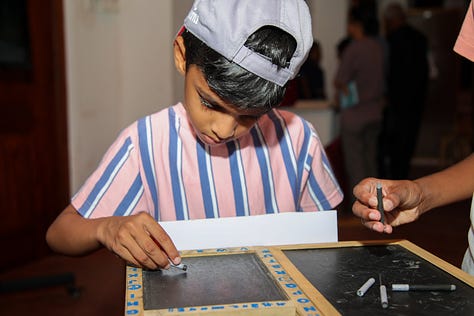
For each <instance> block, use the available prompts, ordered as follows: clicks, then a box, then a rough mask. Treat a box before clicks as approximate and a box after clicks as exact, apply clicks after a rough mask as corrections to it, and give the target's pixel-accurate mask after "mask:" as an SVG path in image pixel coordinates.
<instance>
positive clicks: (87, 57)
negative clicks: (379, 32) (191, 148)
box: [64, 0, 347, 194]
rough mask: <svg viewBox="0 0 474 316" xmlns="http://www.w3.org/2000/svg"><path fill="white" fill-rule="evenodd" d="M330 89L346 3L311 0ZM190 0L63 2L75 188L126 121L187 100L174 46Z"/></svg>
mask: <svg viewBox="0 0 474 316" xmlns="http://www.w3.org/2000/svg"><path fill="white" fill-rule="evenodd" d="M308 3H309V5H310V7H311V11H312V15H313V29H314V35H315V37H316V38H317V39H318V40H319V41H320V42H321V44H322V47H323V54H324V57H323V62H322V66H323V67H324V69H325V71H326V77H327V87H328V92H329V93H331V94H329V95H332V81H333V77H334V73H335V70H336V67H337V60H336V53H335V45H336V44H337V42H338V41H339V40H340V39H341V38H342V37H343V36H344V35H345V30H346V26H345V25H346V24H345V21H346V9H347V0H333V1H328V0H309V1H308ZM191 4H192V0H179V1H173V0H160V1H157V0H134V1H124V0H65V1H64V21H65V34H66V69H67V70H66V71H67V90H68V91H67V93H68V120H69V126H68V135H69V156H70V163H69V165H70V183H71V193H72V194H74V193H75V192H76V191H77V190H78V189H79V187H80V185H81V184H82V183H83V182H84V181H85V179H86V178H87V176H88V175H89V174H90V173H91V172H92V171H93V170H94V169H95V168H96V166H97V164H98V163H99V161H100V159H101V157H102V155H103V154H104V152H105V151H106V150H107V148H108V147H109V145H110V144H111V143H112V141H113V140H114V139H115V138H116V136H117V134H118V133H119V132H120V130H121V129H123V128H124V127H125V126H127V125H128V124H130V123H131V122H133V121H134V120H136V119H137V118H139V117H141V116H144V115H146V114H149V113H152V112H155V111H157V110H159V109H161V108H164V107H166V106H168V105H171V104H174V103H176V102H177V101H179V100H182V96H183V87H182V82H183V81H182V78H181V77H180V76H179V75H177V73H176V71H175V69H174V62H173V58H172V43H173V39H174V36H175V35H176V33H177V31H178V29H179V26H180V25H181V24H182V21H183V19H184V16H185V15H186V13H187V11H188V10H189V8H190V7H191Z"/></svg>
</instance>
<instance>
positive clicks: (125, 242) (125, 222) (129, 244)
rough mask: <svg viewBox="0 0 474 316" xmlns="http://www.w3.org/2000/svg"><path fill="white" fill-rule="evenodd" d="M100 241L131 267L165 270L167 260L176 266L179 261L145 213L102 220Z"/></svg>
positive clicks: (169, 242)
mask: <svg viewBox="0 0 474 316" xmlns="http://www.w3.org/2000/svg"><path fill="white" fill-rule="evenodd" d="M98 239H99V241H100V242H101V243H102V244H103V245H104V246H105V247H107V248H108V249H109V250H110V251H112V252H114V253H115V254H117V255H118V256H120V257H121V258H123V259H124V260H126V261H127V262H129V263H130V264H132V265H134V266H137V267H142V268H147V269H153V270H155V269H158V268H163V269H168V268H169V266H170V264H169V261H168V258H169V259H171V261H172V262H173V263H174V264H179V263H180V262H181V258H180V257H179V253H178V250H177V249H176V247H175V246H174V244H173V241H172V240H171V238H170V237H169V236H168V234H167V233H166V231H165V230H164V229H163V228H162V227H161V226H160V224H158V223H157V222H156V221H155V219H154V218H153V217H151V216H150V215H149V214H147V213H144V212H143V213H140V214H137V215H133V216H112V217H109V218H107V219H104V221H103V223H102V225H101V226H100V228H99V231H98Z"/></svg>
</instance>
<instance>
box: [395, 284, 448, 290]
mask: <svg viewBox="0 0 474 316" xmlns="http://www.w3.org/2000/svg"><path fill="white" fill-rule="evenodd" d="M455 290H456V285H454V284H392V291H404V292H406V291H433V292H436V291H455Z"/></svg>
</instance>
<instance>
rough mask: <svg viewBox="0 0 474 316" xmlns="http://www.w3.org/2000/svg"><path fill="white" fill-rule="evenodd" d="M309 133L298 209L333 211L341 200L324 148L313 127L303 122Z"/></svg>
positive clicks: (341, 195)
mask: <svg viewBox="0 0 474 316" xmlns="http://www.w3.org/2000/svg"><path fill="white" fill-rule="evenodd" d="M305 125H306V126H305V130H306V132H308V131H309V133H310V141H309V142H308V144H307V148H306V149H305V148H303V151H306V157H305V165H304V177H303V180H304V181H303V184H302V194H301V199H300V208H301V209H302V210H303V211H314V210H319V211H321V210H333V209H335V207H336V206H337V205H339V203H341V201H342V199H343V196H344V195H343V192H342V190H341V188H340V186H339V183H338V182H337V180H336V177H335V175H334V172H333V170H332V167H331V164H330V162H329V160H328V158H327V156H326V152H325V150H324V147H323V145H322V143H321V141H320V139H319V136H318V135H317V134H316V131H315V130H314V128H313V126H312V125H311V124H310V123H308V122H306V121H305Z"/></svg>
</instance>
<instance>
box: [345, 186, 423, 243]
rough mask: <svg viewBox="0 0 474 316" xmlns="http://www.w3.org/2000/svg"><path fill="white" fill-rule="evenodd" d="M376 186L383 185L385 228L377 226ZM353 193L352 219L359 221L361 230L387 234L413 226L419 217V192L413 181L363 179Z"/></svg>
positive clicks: (378, 216)
mask: <svg viewBox="0 0 474 316" xmlns="http://www.w3.org/2000/svg"><path fill="white" fill-rule="evenodd" d="M377 183H380V184H381V185H382V192H383V206H384V210H385V225H384V224H382V223H381V222H379V220H380V213H379V212H378V211H377ZM353 193H354V196H355V198H356V201H355V202H354V204H353V206H352V212H353V213H354V215H356V216H358V217H360V218H361V220H362V223H363V224H364V226H366V227H367V228H369V229H371V230H374V231H377V232H380V233H382V232H384V233H387V234H390V233H392V231H393V227H395V226H399V225H402V224H406V223H410V222H413V221H415V220H417V219H418V217H419V216H420V215H421V213H422V212H421V207H420V206H421V204H422V202H423V198H422V191H421V188H420V186H419V185H418V184H417V183H416V182H414V181H408V180H381V179H376V178H366V179H364V180H362V181H361V182H359V184H357V185H356V186H355V187H354V190H353Z"/></svg>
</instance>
